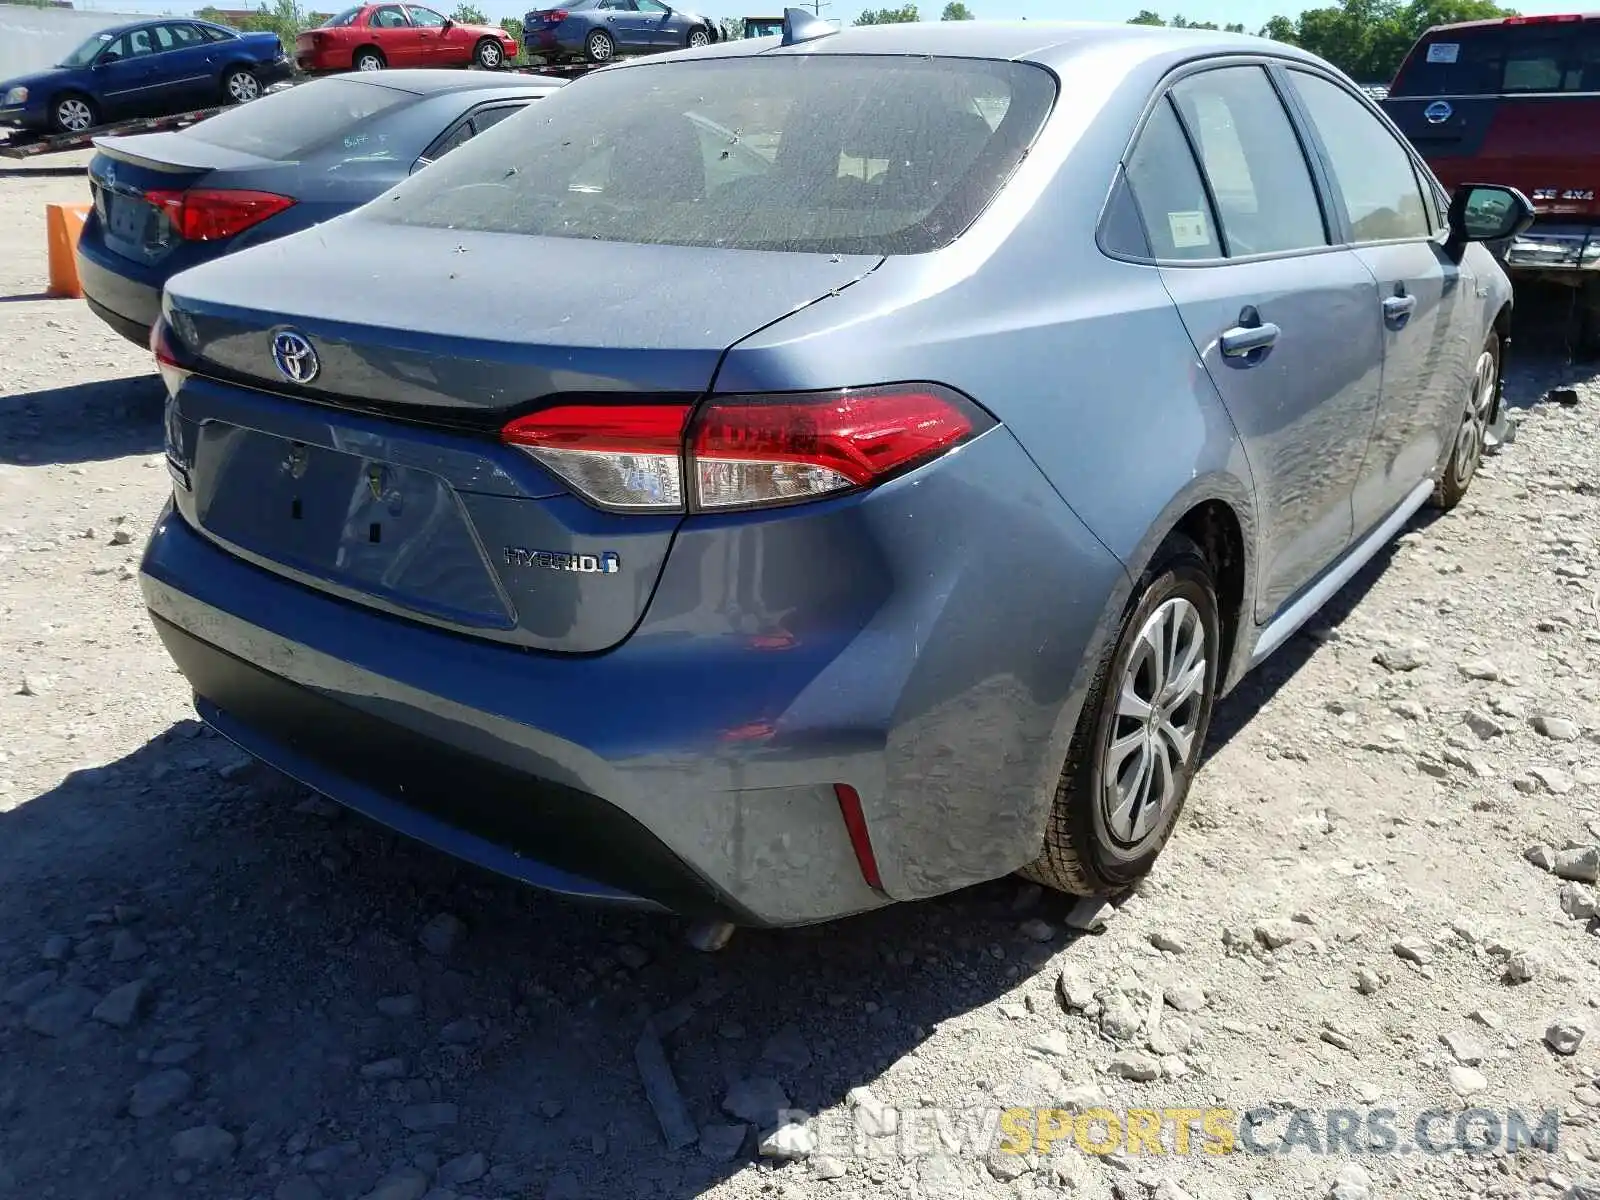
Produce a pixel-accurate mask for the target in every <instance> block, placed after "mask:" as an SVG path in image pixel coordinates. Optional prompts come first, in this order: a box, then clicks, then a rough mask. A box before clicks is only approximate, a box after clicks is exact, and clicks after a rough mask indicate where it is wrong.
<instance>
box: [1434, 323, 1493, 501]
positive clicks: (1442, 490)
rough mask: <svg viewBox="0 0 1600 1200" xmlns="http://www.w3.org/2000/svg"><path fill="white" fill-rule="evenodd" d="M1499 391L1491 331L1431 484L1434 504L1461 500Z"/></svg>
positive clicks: (1480, 452) (1478, 460)
mask: <svg viewBox="0 0 1600 1200" xmlns="http://www.w3.org/2000/svg"><path fill="white" fill-rule="evenodd" d="M1499 392H1500V338H1499V336H1498V335H1496V334H1493V333H1491V334H1490V335H1489V340H1488V341H1487V342H1485V343H1484V345H1483V350H1482V351H1481V352H1480V353H1479V355H1478V361H1477V364H1476V365H1475V366H1474V367H1473V370H1472V383H1471V385H1470V386H1469V387H1468V389H1467V398H1466V402H1465V403H1464V404H1463V405H1462V407H1461V422H1460V424H1458V425H1457V426H1456V434H1455V438H1456V440H1455V445H1454V446H1452V447H1451V448H1450V459H1449V461H1448V462H1446V463H1445V465H1444V471H1443V472H1442V473H1441V474H1440V476H1439V482H1438V483H1436V484H1435V485H1434V488H1433V503H1434V505H1435V507H1437V508H1440V509H1442V510H1443V511H1445V512H1449V511H1450V510H1451V509H1452V508H1454V507H1455V506H1456V505H1458V504H1460V503H1461V498H1462V497H1463V496H1465V495H1466V494H1467V488H1468V487H1470V486H1471V484H1472V477H1473V476H1474V475H1476V474H1477V473H1478V464H1480V463H1481V462H1483V447H1484V443H1485V441H1486V439H1487V437H1488V433H1489V427H1490V426H1491V425H1492V424H1493V423H1494V419H1495V411H1494V409H1495V400H1496V399H1497V398H1498V396H1499Z"/></svg>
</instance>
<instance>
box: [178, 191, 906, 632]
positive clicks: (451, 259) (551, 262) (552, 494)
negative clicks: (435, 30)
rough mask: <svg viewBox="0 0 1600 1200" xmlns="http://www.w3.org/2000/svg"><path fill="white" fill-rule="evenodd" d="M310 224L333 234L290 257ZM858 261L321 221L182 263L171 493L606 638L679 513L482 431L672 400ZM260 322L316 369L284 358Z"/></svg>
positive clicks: (384, 587) (367, 576)
mask: <svg viewBox="0 0 1600 1200" xmlns="http://www.w3.org/2000/svg"><path fill="white" fill-rule="evenodd" d="M379 203H381V201H379ZM400 236H403V237H404V242H405V247H404V248H405V252H404V253H396V252H395V250H396V248H395V239H396V238H397V237H400ZM318 239H320V240H321V241H323V242H325V243H326V244H327V245H328V246H329V247H330V249H332V248H334V247H337V254H336V256H335V257H334V260H333V262H332V263H329V264H324V266H323V267H322V268H320V269H318V270H317V271H316V272H315V273H310V272H308V270H307V264H308V262H314V261H315V259H314V257H313V256H311V255H309V254H308V250H309V244H310V243H312V242H314V241H316V240H318ZM879 261H881V260H880V259H878V258H876V257H873V256H860V257H850V256H837V255H802V254H782V253H771V252H758V251H724V250H711V251H708V250H703V249H687V248H682V247H668V246H641V245H626V244H619V243H601V242H593V241H587V240H577V239H562V238H533V237H524V236H517V235H508V234H463V233H459V232H455V231H451V230H447V229H427V228H407V229H405V230H403V231H401V230H397V229H393V228H389V227H386V226H384V225H383V224H382V223H380V222H376V221H372V220H363V219H352V218H342V219H339V220H336V221H334V222H330V223H328V224H326V225H323V226H319V227H318V228H317V229H315V230H308V231H306V232H305V233H301V234H297V235H293V236H291V237H289V238H286V239H283V240H282V241H278V242H273V243H269V244H266V245H263V246H260V247H256V248H254V249H251V250H249V251H246V252H244V253H242V254H238V255H234V256H231V257H230V258H229V259H228V260H227V261H226V262H225V263H217V264H208V265H204V266H201V267H197V268H195V269H193V270H191V271H188V272H185V273H184V274H182V275H181V276H178V277H177V278H175V279H174V280H173V281H172V283H171V284H169V310H170V320H171V324H172V327H173V329H174V331H175V332H176V333H177V335H178V338H179V341H180V342H181V343H182V345H183V352H184V353H185V354H186V355H192V356H193V359H192V361H193V365H194V366H195V367H196V369H197V371H198V375H197V376H196V377H193V378H191V379H190V380H189V381H188V382H186V383H185V384H183V385H182V386H181V387H180V388H179V390H178V394H177V399H176V401H175V404H174V408H175V412H174V418H173V420H174V423H173V424H171V425H170V426H169V441H171V442H173V443H175V445H174V446H172V447H169V452H170V453H171V454H172V456H173V458H174V460H175V466H176V472H177V474H178V475H179V477H180V486H179V500H180V504H179V506H180V509H182V510H183V511H184V515H185V516H186V517H188V518H189V519H190V520H191V521H192V523H194V524H195V525H196V527H197V528H199V529H200V530H201V531H202V532H204V533H206V534H208V535H209V536H211V537H213V538H214V539H215V540H217V541H219V542H221V543H223V544H225V545H227V546H228V547H230V548H231V549H233V550H235V551H236V552H237V553H240V554H241V555H242V556H244V557H246V558H249V559H250V560H252V561H255V562H257V563H258V564H260V565H262V566H264V567H267V568H268V569H272V570H276V571H280V572H284V573H287V574H290V575H292V576H294V577H296V578H298V579H300V580H302V581H303V582H305V583H307V584H309V585H311V586H315V587H319V588H324V589H326V590H330V591H333V592H335V593H338V594H341V595H345V596H347V597H349V598H351V599H354V600H357V601H360V602H363V603H368V604H373V605H376V606H378V607H382V608H386V609H390V610H393V611H397V612H401V613H404V614H405V615H407V616H410V617H414V618H417V619H421V620H425V621H429V622H432V623H436V624H441V625H444V626H446V627H450V628H454V629H458V630H460V631H462V632H466V633H471V634H474V635H477V636H482V637H487V638H492V639H496V640H502V641H509V642H514V643H517V644H521V645H526V646H529V647H534V648H539V649H545V650H556V651H568V652H594V651H600V650H604V649H607V648H609V647H611V646H613V645H615V644H616V643H618V642H620V641H621V640H623V639H624V638H625V637H626V636H627V635H628V633H629V632H630V631H631V630H632V628H633V626H634V625H635V624H636V623H637V622H638V620H639V618H640V617H641V616H642V615H643V613H644V609H645V606H646V605H647V604H648V602H649V598H650V595H651V593H652V591H653V590H654V587H655V584H656V580H657V578H658V577H659V574H660V570H661V567H662V564H663V563H664V562H665V559H666V554H667V551H668V549H669V547H670V545H671V541H672V537H673V534H674V532H675V531H676V529H677V526H678V523H679V520H680V517H679V516H678V515H677V514H673V513H665V514H642V513H616V512H605V511H601V510H599V509H597V508H595V507H592V506H591V505H589V504H588V503H586V502H585V501H584V500H582V499H580V498H578V496H577V495H576V494H574V493H573V492H572V490H571V489H569V488H568V487H567V486H565V485H564V484H563V483H562V482H561V481H560V480H559V479H558V478H557V477H556V476H555V475H554V474H552V473H550V472H549V471H547V470H546V469H545V468H544V467H542V466H541V465H540V464H539V463H538V462H537V461H535V459H533V458H532V457H531V456H530V455H529V454H527V453H525V452H523V451H522V450H519V449H518V448H516V447H514V446H508V445H504V444H502V443H501V442H500V440H499V438H498V436H497V435H498V431H499V429H500V428H501V427H502V426H503V425H504V424H505V423H506V422H507V421H508V420H509V419H510V418H511V417H512V416H513V415H519V414H523V413H526V412H528V411H530V410H534V409H538V408H540V407H544V406H546V405H547V404H548V403H549V402H550V401H551V400H552V399H554V398H556V397H572V396H574V395H582V396H584V397H586V398H587V401H589V402H593V401H596V400H598V401H599V402H601V403H604V402H606V401H608V400H620V399H623V398H627V399H628V400H629V401H630V402H633V403H638V402H639V401H640V400H641V399H643V400H650V399H655V398H659V399H661V400H662V401H663V402H669V401H673V402H676V403H679V404H682V403H685V402H688V401H692V400H694V399H696V398H698V397H699V396H700V395H702V394H703V393H705V392H706V391H707V390H708V388H709V387H710V385H711V382H712V379H713V376H714V375H715V372H716V369H717V365H718V363H719V362H720V360H721V358H722V355H723V353H724V352H725V351H726V349H727V348H728V347H729V346H731V345H733V344H734V343H735V342H737V341H739V340H740V339H741V338H743V337H745V336H747V335H748V334H750V333H752V332H754V331H755V330H757V329H760V328H762V327H764V326H766V325H769V324H771V323H772V322H774V321H777V320H780V319H781V318H782V317H784V316H785V315H786V314H788V313H790V312H793V311H795V310H796V309H798V308H801V307H804V306H805V305H807V304H809V303H811V302H813V301H816V300H817V299H819V298H821V297H826V296H828V295H829V294H830V293H833V292H836V291H838V290H839V289H841V288H844V287H847V286H849V285H850V284H851V283H852V282H853V281H855V280H856V279H858V278H860V277H861V276H862V275H863V274H865V273H867V272H868V271H870V270H871V269H872V268H873V267H874V266H875V265H876V264H877V263H878V262H879ZM533 280H540V281H542V282H540V283H534V282H531V281H533ZM256 297H259V298H260V300H254V299H252V298H256ZM269 298H270V299H269ZM280 333H289V334H292V335H293V337H294V338H303V339H304V344H305V345H307V346H309V347H310V348H311V351H312V353H313V354H314V355H315V358H316V364H317V365H316V370H315V371H314V373H310V374H309V375H307V374H306V372H305V371H304V370H303V369H302V367H303V364H296V363H295V362H287V361H286V362H285V364H284V365H286V366H288V367H289V368H290V370H289V371H288V372H287V373H286V372H285V370H283V369H281V367H280V363H279V362H278V361H277V358H283V357H284V355H283V352H282V348H281V347H280V351H279V354H278V356H277V358H275V356H274V349H273V347H274V341H275V338H276V336H277V335H278V334H280ZM299 344H300V343H298V342H296V343H295V346H298V345H299ZM294 374H299V375H302V376H304V377H303V378H301V379H299V380H298V381H297V380H296V379H292V378H290V377H289V376H290V375H294ZM239 385H243V386H239Z"/></svg>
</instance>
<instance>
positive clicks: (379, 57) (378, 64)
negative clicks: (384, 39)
mask: <svg viewBox="0 0 1600 1200" xmlns="http://www.w3.org/2000/svg"><path fill="white" fill-rule="evenodd" d="M352 65H353V66H354V67H355V69H356V70H358V71H381V70H383V68H384V67H385V66H387V65H388V64H387V63H385V62H384V58H383V52H382V51H381V50H377V49H374V48H373V47H371V46H365V47H363V48H362V49H360V50H357V51H356V54H355V59H354V60H353V64H352Z"/></svg>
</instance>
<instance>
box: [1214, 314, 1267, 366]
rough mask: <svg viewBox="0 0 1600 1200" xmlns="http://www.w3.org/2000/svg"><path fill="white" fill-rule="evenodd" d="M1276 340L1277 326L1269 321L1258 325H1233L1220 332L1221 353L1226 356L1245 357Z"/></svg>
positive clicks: (1263, 348)
mask: <svg viewBox="0 0 1600 1200" xmlns="http://www.w3.org/2000/svg"><path fill="white" fill-rule="evenodd" d="M1277 340H1278V327H1277V326H1276V325H1274V324H1273V323H1272V322H1271V321H1263V322H1262V323H1261V324H1259V325H1235V326H1234V327H1233V328H1232V329H1229V330H1225V331H1224V332H1223V334H1222V353H1223V354H1224V355H1226V356H1227V357H1228V358H1245V357H1247V356H1248V355H1250V354H1252V353H1253V352H1255V351H1257V350H1265V349H1266V348H1267V347H1269V346H1271V345H1272V344H1273V343H1274V342H1276V341H1277Z"/></svg>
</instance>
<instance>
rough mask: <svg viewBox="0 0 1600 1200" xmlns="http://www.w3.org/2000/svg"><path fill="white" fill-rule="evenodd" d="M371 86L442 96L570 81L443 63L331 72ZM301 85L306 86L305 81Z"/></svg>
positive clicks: (545, 86)
mask: <svg viewBox="0 0 1600 1200" xmlns="http://www.w3.org/2000/svg"><path fill="white" fill-rule="evenodd" d="M331 78H334V79H346V80H352V81H354V82H356V83H364V84H368V85H370V86H372V87H386V88H392V89H394V90H395V91H397V92H410V93H411V94H412V95H415V96H442V95H444V94H445V93H446V92H487V91H503V92H508V93H520V92H544V91H549V90H551V89H552V88H558V87H560V86H562V85H563V84H564V83H566V82H567V81H566V80H565V79H556V78H552V77H551V76H549V75H517V74H511V73H508V72H502V71H451V70H446V69H444V68H441V67H411V68H409V69H407V68H402V69H400V70H398V71H365V72H351V73H350V74H346V75H334V76H331ZM300 86H302V87H304V86H305V85H304V84H301V85H300Z"/></svg>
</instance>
